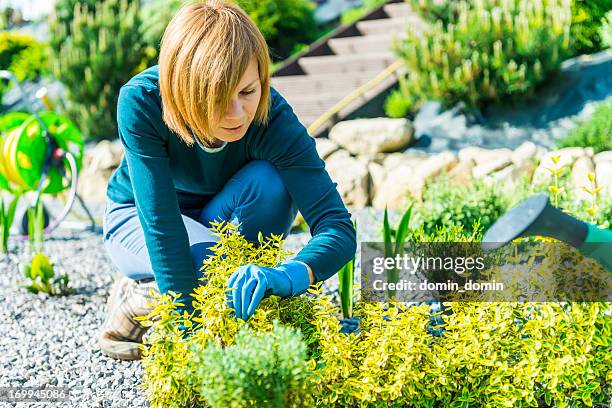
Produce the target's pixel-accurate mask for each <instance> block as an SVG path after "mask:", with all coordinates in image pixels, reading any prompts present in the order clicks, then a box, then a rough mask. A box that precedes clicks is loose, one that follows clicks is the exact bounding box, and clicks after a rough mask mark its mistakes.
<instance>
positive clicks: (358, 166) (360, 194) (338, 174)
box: [325, 150, 370, 208]
mask: <svg viewBox="0 0 612 408" xmlns="http://www.w3.org/2000/svg"><path fill="white" fill-rule="evenodd" d="M325 167H326V169H327V172H328V173H329V175H330V177H331V178H332V180H333V181H335V182H336V183H337V184H338V186H337V189H338V192H339V193H340V196H341V197H342V200H343V201H344V204H345V205H347V206H352V207H356V208H363V207H365V206H367V205H368V204H369V196H370V194H369V186H370V175H369V173H368V169H367V164H366V163H363V162H362V161H361V160H358V159H356V158H354V157H351V155H350V154H349V153H348V152H347V151H346V150H338V151H336V152H335V153H333V154H332V155H331V156H329V157H328V158H327V160H326V161H325Z"/></svg>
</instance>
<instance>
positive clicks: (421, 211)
mask: <svg viewBox="0 0 612 408" xmlns="http://www.w3.org/2000/svg"><path fill="white" fill-rule="evenodd" d="M507 208H508V203H507V198H506V197H505V196H504V195H503V194H502V193H500V192H498V190H497V189H495V188H494V186H488V185H487V184H485V183H484V182H483V181H481V180H477V179H474V180H472V181H471V182H470V183H468V184H467V185H463V184H458V185H451V186H449V183H448V178H447V177H446V176H440V177H437V178H436V179H435V180H434V181H433V182H431V183H430V184H429V185H428V186H427V189H426V190H425V192H424V193H423V204H422V205H421V206H419V207H417V209H416V214H415V215H416V217H417V219H418V220H419V222H418V223H417V225H421V224H422V228H423V232H424V234H425V235H431V234H436V233H437V230H438V229H446V228H448V227H452V226H455V225H460V226H462V228H463V230H464V231H472V229H473V227H474V224H475V223H479V228H480V229H482V230H485V231H486V230H487V229H488V228H489V227H490V226H491V225H493V223H494V222H495V220H497V219H498V218H499V217H500V216H501V215H502V214H503V213H504V212H505V211H506V209H507Z"/></svg>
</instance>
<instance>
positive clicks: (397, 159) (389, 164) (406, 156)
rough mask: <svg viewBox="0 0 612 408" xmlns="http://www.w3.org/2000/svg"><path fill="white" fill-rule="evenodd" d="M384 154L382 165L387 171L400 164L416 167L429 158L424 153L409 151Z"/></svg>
mask: <svg viewBox="0 0 612 408" xmlns="http://www.w3.org/2000/svg"><path fill="white" fill-rule="evenodd" d="M386 156H387V157H386V158H385V161H384V162H383V166H384V167H385V169H386V170H387V171H391V170H393V169H394V168H395V167H398V166H400V165H406V166H410V167H416V166H418V165H419V164H421V163H422V162H424V161H425V160H427V159H428V158H429V156H428V155H426V154H423V155H417V154H411V153H390V154H387V155H386Z"/></svg>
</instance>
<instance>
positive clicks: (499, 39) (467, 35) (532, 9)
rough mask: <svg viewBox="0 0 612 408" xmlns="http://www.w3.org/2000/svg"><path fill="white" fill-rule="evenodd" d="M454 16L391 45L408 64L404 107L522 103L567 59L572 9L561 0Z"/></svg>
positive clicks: (521, 1) (480, 4)
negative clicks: (429, 103) (428, 103)
mask: <svg viewBox="0 0 612 408" xmlns="http://www.w3.org/2000/svg"><path fill="white" fill-rule="evenodd" d="M456 7H457V16H456V17H455V16H452V18H451V19H450V22H449V23H448V24H447V25H445V24H444V23H443V22H442V21H441V20H439V21H437V22H436V23H435V24H432V25H431V26H430V27H429V28H428V29H427V30H426V32H425V33H424V34H417V33H414V32H412V31H411V30H410V27H408V35H407V38H406V39H405V40H403V41H401V42H399V43H397V44H396V45H395V47H394V48H395V50H396V52H397V53H398V54H399V55H400V57H401V58H402V59H403V60H404V61H405V63H406V65H407V71H408V74H407V78H406V87H407V89H406V90H403V91H402V94H403V95H404V97H405V98H407V99H409V100H410V102H409V104H410V105H414V108H415V109H416V108H418V107H419V105H420V104H422V103H423V102H424V101H427V100H431V99H435V100H440V101H441V102H442V103H444V104H445V106H450V105H454V104H456V103H458V102H460V101H463V102H465V103H466V105H467V106H468V107H472V108H474V107H482V106H483V105H485V104H487V103H489V102H497V101H502V100H504V101H507V102H510V101H512V100H514V101H516V100H520V99H523V98H526V97H529V96H531V95H532V94H533V91H534V88H535V86H536V85H538V84H539V83H541V82H542V81H543V80H545V79H546V78H547V77H548V76H549V75H550V74H552V73H554V72H556V71H558V69H559V67H560V64H561V62H562V61H563V59H564V58H565V57H566V56H567V55H569V53H570V36H569V28H570V22H571V10H570V8H569V4H568V2H567V0H551V1H549V2H548V4H547V5H546V7H544V5H542V3H540V2H535V1H530V0H516V1H503V2H500V1H497V0H479V1H474V4H473V5H471V4H470V3H468V2H465V1H462V2H459V3H458V4H457V6H456Z"/></svg>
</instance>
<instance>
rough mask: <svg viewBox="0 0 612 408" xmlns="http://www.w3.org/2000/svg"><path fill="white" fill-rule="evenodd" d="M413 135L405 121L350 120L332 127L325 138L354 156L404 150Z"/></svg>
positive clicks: (408, 122)
mask: <svg viewBox="0 0 612 408" xmlns="http://www.w3.org/2000/svg"><path fill="white" fill-rule="evenodd" d="M413 132H414V129H413V127H412V123H411V122H410V121H409V120H407V119H390V118H374V119H354V120H346V121H343V122H339V123H337V124H336V125H334V127H332V128H331V130H330V131H329V138H330V139H331V140H333V141H334V142H336V143H338V144H339V145H340V146H342V147H343V148H345V149H346V150H348V151H349V152H351V153H352V154H354V155H358V154H359V155H372V154H376V153H387V152H397V151H400V150H402V149H404V148H406V147H408V145H409V144H410V142H411V140H412V134H413Z"/></svg>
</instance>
